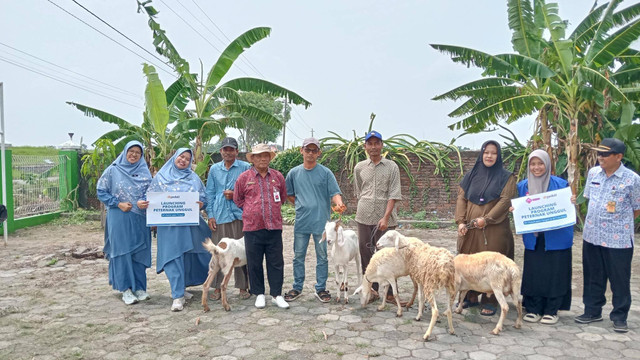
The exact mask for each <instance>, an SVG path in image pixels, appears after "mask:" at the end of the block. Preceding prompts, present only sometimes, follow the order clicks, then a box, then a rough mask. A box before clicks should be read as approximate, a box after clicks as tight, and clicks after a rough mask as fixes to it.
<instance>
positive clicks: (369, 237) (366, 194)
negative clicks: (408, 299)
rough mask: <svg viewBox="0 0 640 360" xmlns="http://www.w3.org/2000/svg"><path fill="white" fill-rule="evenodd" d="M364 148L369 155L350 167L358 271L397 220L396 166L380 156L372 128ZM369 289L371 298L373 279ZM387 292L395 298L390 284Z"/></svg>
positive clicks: (399, 195) (377, 135)
mask: <svg viewBox="0 0 640 360" xmlns="http://www.w3.org/2000/svg"><path fill="white" fill-rule="evenodd" d="M364 149H365V151H366V152H367V155H369V158H368V159H366V160H363V161H361V162H359V163H357V164H356V166H355V168H354V169H353V174H354V179H355V181H354V182H355V194H356V196H357V198H358V208H357V209H356V223H357V224H358V241H359V243H360V258H361V265H362V273H364V271H365V270H366V268H367V265H369V261H371V257H372V256H373V253H375V251H376V242H377V241H378V239H380V237H382V235H383V234H384V233H385V232H387V230H390V229H394V228H395V227H396V225H397V224H398V221H397V215H396V201H399V200H402V193H401V192H400V170H399V169H398V165H397V164H396V163H395V162H393V161H391V160H387V159H385V158H384V157H383V156H382V135H381V134H380V133H379V132H377V131H375V130H372V131H369V132H368V133H367V135H365V138H364ZM373 289H374V293H373V294H374V296H372V297H371V299H372V300H375V299H376V298H377V295H376V294H377V291H378V284H377V283H374V284H373ZM387 296H388V298H389V301H393V302H395V299H393V300H392V298H393V293H392V291H391V288H389V293H388V294H387Z"/></svg>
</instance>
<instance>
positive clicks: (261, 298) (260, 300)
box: [255, 294, 265, 309]
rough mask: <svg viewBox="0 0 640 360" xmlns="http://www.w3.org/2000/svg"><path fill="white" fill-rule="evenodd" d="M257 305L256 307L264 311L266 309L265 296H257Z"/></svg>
mask: <svg viewBox="0 0 640 360" xmlns="http://www.w3.org/2000/svg"><path fill="white" fill-rule="evenodd" d="M255 305H256V307H257V308H258V309H262V308H263V307H264V305H265V303H264V294H260V295H258V296H256V304H255Z"/></svg>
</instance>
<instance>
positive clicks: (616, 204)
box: [575, 138, 640, 333]
mask: <svg viewBox="0 0 640 360" xmlns="http://www.w3.org/2000/svg"><path fill="white" fill-rule="evenodd" d="M592 150H595V151H597V153H598V162H599V166H595V167H593V168H591V169H590V170H589V174H588V175H587V180H586V183H585V188H584V197H585V198H587V199H589V207H588V210H587V217H586V219H585V223H584V230H583V233H582V239H583V243H582V266H583V273H584V276H583V277H584V293H583V295H582V301H583V303H584V314H582V315H580V316H577V317H576V318H575V321H576V322H578V323H582V324H588V323H591V322H595V321H602V307H603V306H604V305H605V304H606V298H605V291H606V289H607V280H608V281H609V283H610V285H611V292H612V293H613V298H612V303H613V310H612V311H611V313H610V314H609V318H610V319H611V321H613V330H614V331H616V332H622V333H624V332H627V331H628V327H627V315H628V313H629V308H630V307H631V290H630V281H631V259H632V257H633V230H634V225H633V222H634V219H635V218H636V217H637V216H638V215H640V176H638V174H636V173H635V172H633V171H631V170H629V169H627V168H626V167H625V166H624V165H623V164H622V158H623V156H624V152H625V145H624V143H623V142H622V141H620V140H618V139H613V138H606V139H602V142H601V143H600V145H599V146H597V147H595V148H593V149H592Z"/></svg>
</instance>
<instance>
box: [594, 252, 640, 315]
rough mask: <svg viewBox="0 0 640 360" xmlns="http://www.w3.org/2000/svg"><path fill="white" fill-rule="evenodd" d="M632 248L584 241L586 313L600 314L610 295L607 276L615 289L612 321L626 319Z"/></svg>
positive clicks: (628, 302)
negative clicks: (609, 246)
mask: <svg viewBox="0 0 640 360" xmlns="http://www.w3.org/2000/svg"><path fill="white" fill-rule="evenodd" d="M632 258H633V248H628V249H614V248H606V247H602V246H597V245H593V244H591V243H588V242H586V241H583V242H582V267H583V270H584V293H583V295H582V302H583V303H584V313H585V314H587V315H593V316H598V315H601V314H602V307H603V306H604V304H606V302H607V299H606V298H605V296H604V293H605V291H606V290H607V280H609V284H610V285H611V292H612V293H613V298H612V301H611V302H612V303H613V310H611V313H610V314H609V318H610V319H611V321H618V320H622V321H626V320H627V315H628V314H629V308H631V288H630V287H631V284H630V283H631V259H632Z"/></svg>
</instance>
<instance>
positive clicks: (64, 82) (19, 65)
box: [0, 56, 141, 109]
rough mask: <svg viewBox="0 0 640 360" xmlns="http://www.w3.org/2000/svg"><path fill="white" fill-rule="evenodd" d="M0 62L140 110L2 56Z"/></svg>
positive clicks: (137, 107) (135, 106)
mask: <svg viewBox="0 0 640 360" xmlns="http://www.w3.org/2000/svg"><path fill="white" fill-rule="evenodd" d="M0 61H4V62H6V63H9V64H11V65H14V66H17V67H19V68H22V69H25V70H27V71H31V72H33V73H36V74H38V75H42V76H44V77H48V78H49V79H53V80H55V81H58V82H61V83H63V84H67V85H69V86H72V87H75V88H78V89H80V90H84V91H87V92H90V93H92V94H95V95H98V96H102V97H104V98H107V99H111V100H113V101H116V102H119V103H121V104H125V105H129V106H131V107H134V108H136V109H141V107H140V106H138V105H134V104H130V103H128V102H126V101H122V100H120V99H117V98H114V97H112V96H109V95H105V94H101V93H99V92H97V91H94V90H92V89H88V88H86V87H84V86H82V85H78V84H74V83H72V82H69V81H66V80H63V79H59V78H57V77H55V76H51V75H49V74H46V73H43V72H41V71H39V70H36V69H32V68H29V67H28V66H25V65H22V64H19V63H17V62H14V61H12V60H9V59H6V58H3V57H2V56H0Z"/></svg>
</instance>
